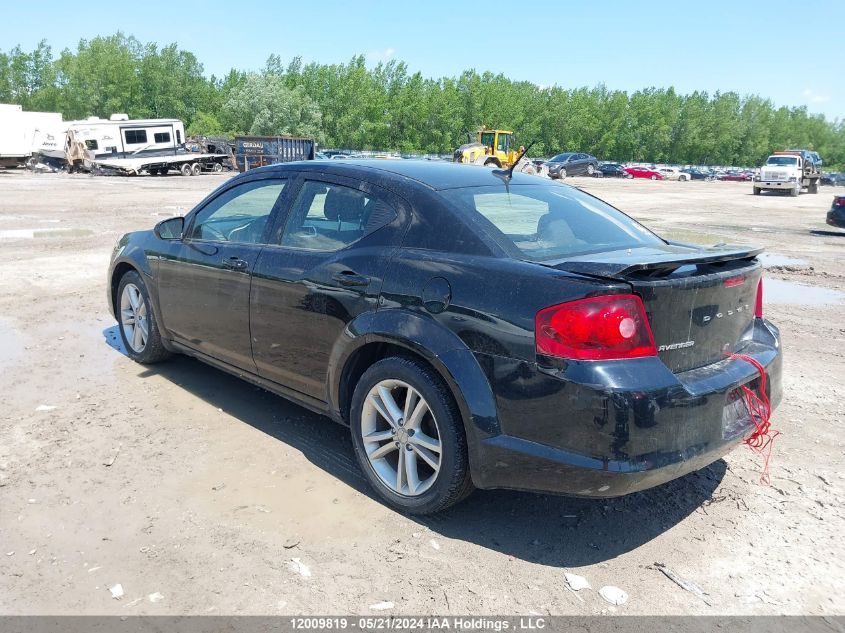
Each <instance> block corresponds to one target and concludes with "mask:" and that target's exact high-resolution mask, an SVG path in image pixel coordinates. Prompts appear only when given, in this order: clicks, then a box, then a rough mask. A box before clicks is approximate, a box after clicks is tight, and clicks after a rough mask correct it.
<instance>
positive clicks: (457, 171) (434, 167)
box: [246, 158, 548, 191]
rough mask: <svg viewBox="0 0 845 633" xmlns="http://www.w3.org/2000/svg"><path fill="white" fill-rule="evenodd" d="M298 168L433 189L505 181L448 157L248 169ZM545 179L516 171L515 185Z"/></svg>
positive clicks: (489, 171) (303, 163)
mask: <svg viewBox="0 0 845 633" xmlns="http://www.w3.org/2000/svg"><path fill="white" fill-rule="evenodd" d="M278 169H282V170H287V169H291V170H297V171H303V172H319V173H324V174H334V175H337V176H346V177H349V178H360V179H366V177H367V175H368V174H369V176H371V177H372V176H377V177H379V178H385V177H387V178H390V177H391V176H393V177H395V178H396V180H397V181H399V180H404V179H410V180H413V181H416V182H417V183H419V184H421V185H424V186H426V187H428V188H430V189H434V190H437V191H439V190H442V189H457V188H460V187H483V186H485V185H501V184H502V180H501V179H500V178H497V177H496V176H495V175H494V174H493V170H492V169H490V168H489V167H483V166H480V165H461V164H458V163H447V162H445V161H431V160H402V159H396V160H366V159H357V158H350V159H347V160H342V161H313V160H306V161H296V162H291V163H282V164H279V165H268V166H266V167H259V168H258V169H251V170H249V171H248V172H246V173H255V172H257V171H259V170H268V171H269V170H278ZM544 182H548V181H544V180H541V179H538V178H537V177H536V176H529V175H527V174H522V173H519V172H514V174H513V177H512V179H511V181H510V184H511V185H532V184H533V185H540V184H543V183H544Z"/></svg>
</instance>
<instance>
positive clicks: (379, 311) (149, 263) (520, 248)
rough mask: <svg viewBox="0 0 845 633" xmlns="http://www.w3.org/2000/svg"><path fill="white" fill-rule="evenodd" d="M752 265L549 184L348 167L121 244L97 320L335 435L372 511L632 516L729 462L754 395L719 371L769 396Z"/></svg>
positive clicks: (296, 174) (269, 178) (465, 170)
mask: <svg viewBox="0 0 845 633" xmlns="http://www.w3.org/2000/svg"><path fill="white" fill-rule="evenodd" d="M759 253H760V251H759V250H755V249H751V248H748V247H727V246H725V247H714V248H702V247H698V246H691V245H685V244H680V243H676V242H670V241H666V240H663V239H661V238H660V237H658V236H657V235H655V234H654V233H652V232H651V231H649V230H648V229H647V228H645V227H644V226H642V225H641V224H639V223H638V222H636V221H635V220H633V219H632V218H630V217H628V216H627V215H625V214H624V213H622V212H621V211H619V210H617V209H616V208H614V207H612V206H610V205H609V204H607V203H605V202H602V201H601V200H599V199H597V198H595V197H593V196H591V195H589V194H587V193H584V192H582V191H579V190H578V189H576V188H574V187H570V186H568V185H566V184H563V183H561V182H554V181H549V180H545V179H541V178H537V177H535V176H528V175H524V174H519V173H516V174H512V173H510V172H507V171H504V170H490V169H485V168H481V167H471V166H464V165H451V164H446V163H439V162H429V161H365V160H358V159H352V158H350V159H347V160H343V161H312V162H302V163H287V164H284V165H274V166H268V167H264V168H260V169H254V170H250V171H248V172H246V173H244V174H241V175H239V176H237V177H235V178H232V179H231V180H228V181H227V182H225V183H224V184H223V185H221V186H220V187H219V188H218V189H217V190H215V191H214V192H212V193H211V194H210V195H208V197H206V198H205V200H203V201H202V202H200V203H199V204H198V205H197V206H196V207H195V208H194V209H193V210H191V211H190V212H189V213H188V214H187V215H185V217H179V218H171V219H168V220H164V221H162V222H160V223H159V224H158V225H156V226H155V228H154V229H153V230H147V231H138V232H134V233H129V234H127V235H125V236H123V237H122V238H121V239H120V240H119V241H118V243H117V245H116V246H115V249H114V252H113V255H112V258H111V264H110V266H109V269H108V304H109V307H110V309H111V311H112V313H113V314H114V315H115V318H116V320H117V321H118V323H119V330H120V334H121V337H122V339H123V343H124V345H125V349H126V353H127V354H128V356H129V357H130V358H131V359H133V360H135V361H137V362H139V363H145V364H146V363H155V362H159V361H163V360H164V359H166V358H167V357H168V356H169V355H171V354H174V353H182V354H189V355H191V356H194V357H196V358H198V359H200V360H201V361H204V362H206V363H209V364H211V365H213V366H214V367H217V368H219V369H222V370H224V371H228V372H231V373H233V374H235V375H237V376H240V377H242V378H244V379H245V380H247V381H250V382H251V383H253V384H256V385H259V386H261V387H263V388H265V389H267V390H269V391H272V392H274V393H276V394H279V395H281V396H283V397H285V398H288V399H290V400H292V401H294V402H296V403H298V404H300V405H302V406H304V407H307V408H309V409H311V410H313V411H316V412H319V413H321V414H324V415H326V416H328V417H330V418H332V419H333V420H335V421H337V422H339V423H341V424H344V425H346V426H348V427H349V429H350V435H351V441H352V445H353V447H354V451H355V453H356V455H357V459H358V461H359V462H360V466H361V468H362V470H363V472H364V473H365V475H366V477H367V479H368V480H369V482H370V483H371V485H372V487H373V488H374V490H375V491H376V492H377V493H378V495H380V497H381V498H382V499H383V500H384V501H385V502H387V503H388V504H389V505H391V506H393V507H395V508H398V509H400V510H402V511H405V512H410V513H430V512H436V511H439V510H442V509H444V508H446V507H448V506H450V505H451V504H454V503H456V502H458V501H460V500H461V499H462V498H464V497H465V496H466V495H468V494H469V493H470V492H471V491H472V490H473V489H474V488H512V489H523V490H534V491H545V492H551V493H561V494H568V495H578V496H584V497H611V496H619V495H624V494H628V493H631V492H635V491H639V490H643V489H645V488H649V487H652V486H656V485H658V484H661V483H663V482H666V481H669V480H672V479H675V478H678V477H680V476H682V475H684V474H686V473H689V472H691V471H694V470H697V469H700V468H703V467H705V466H707V465H708V464H710V463H712V462H714V461H716V460H717V459H719V458H720V457H721V456H722V455H724V454H725V453H727V452H728V451H729V450H731V448H733V447H734V446H735V445H737V444H738V443H740V442H741V441H742V440H743V439H744V438H745V437H747V436H748V435H749V433H750V432H751V431H752V430H753V422H752V420H751V419H750V416H749V414H748V411H747V409H746V408H745V407H744V406H742V400H741V399H739V397H738V394H739V391H740V389H741V388H742V387H743V386H749V387H750V388H752V389H756V388H757V385H759V384H760V383H761V382H763V381H760V380H759V378H760V377H759V374H758V373H757V370H756V369H755V368H754V367H753V366H752V365H751V364H749V363H747V362H743V360H741V359H738V358H734V357H730V356H729V355H730V354H731V353H742V354H745V355H747V356H750V357H752V358H754V359H756V361H758V362H759V363H760V364H761V366H763V367H765V369H766V373H767V374H768V380H766V381H765V385H766V390H767V395H768V396H769V399H770V400H771V403H772V406H774V405H776V404H777V402H778V401H779V400H780V391H781V387H780V385H781V353H780V342H779V333H778V330H777V328H776V327H775V326H774V325H773V324H771V323H770V322H769V321H767V320H766V319H765V318H764V317H763V287H762V280H761V271H762V268H761V264H760V262H759V261H758V259H757V257H756V256H757V255H758V254H759ZM738 403H739V404H738Z"/></svg>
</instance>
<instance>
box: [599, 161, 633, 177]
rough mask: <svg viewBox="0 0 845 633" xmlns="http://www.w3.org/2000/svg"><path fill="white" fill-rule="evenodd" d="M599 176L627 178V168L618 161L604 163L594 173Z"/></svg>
mask: <svg viewBox="0 0 845 633" xmlns="http://www.w3.org/2000/svg"><path fill="white" fill-rule="evenodd" d="M593 176H595V177H597V178H625V177H626V176H627V174H626V173H625V168H624V167H623V166H622V165H620V164H618V163H604V164H602V165H599V168H598V169H597V170H596V172H595V173H594V174H593Z"/></svg>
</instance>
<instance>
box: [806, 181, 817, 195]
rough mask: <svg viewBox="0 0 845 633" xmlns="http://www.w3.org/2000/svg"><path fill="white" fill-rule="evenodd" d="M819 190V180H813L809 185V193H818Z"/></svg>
mask: <svg viewBox="0 0 845 633" xmlns="http://www.w3.org/2000/svg"><path fill="white" fill-rule="evenodd" d="M818 192H819V181H818V180H811V181H810V185H809V186H808V187H807V193H818Z"/></svg>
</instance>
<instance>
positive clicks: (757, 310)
mask: <svg viewBox="0 0 845 633" xmlns="http://www.w3.org/2000/svg"><path fill="white" fill-rule="evenodd" d="M754 316H755V317H757V318H758V319H762V318H763V278H762V277H760V281H758V282H757V302H756V303H755V304H754Z"/></svg>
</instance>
